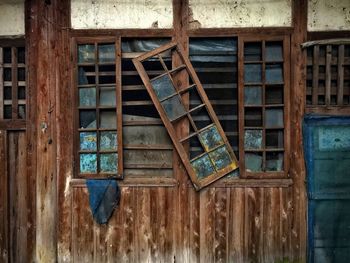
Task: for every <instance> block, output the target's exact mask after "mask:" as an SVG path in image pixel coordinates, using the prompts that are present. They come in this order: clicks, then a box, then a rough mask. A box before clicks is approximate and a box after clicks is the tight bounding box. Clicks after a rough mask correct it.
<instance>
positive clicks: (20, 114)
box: [18, 105, 26, 119]
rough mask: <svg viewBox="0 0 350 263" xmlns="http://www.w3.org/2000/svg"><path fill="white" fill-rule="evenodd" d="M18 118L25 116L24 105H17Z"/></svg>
mask: <svg viewBox="0 0 350 263" xmlns="http://www.w3.org/2000/svg"><path fill="white" fill-rule="evenodd" d="M18 118H19V119H25V118H26V105H18Z"/></svg>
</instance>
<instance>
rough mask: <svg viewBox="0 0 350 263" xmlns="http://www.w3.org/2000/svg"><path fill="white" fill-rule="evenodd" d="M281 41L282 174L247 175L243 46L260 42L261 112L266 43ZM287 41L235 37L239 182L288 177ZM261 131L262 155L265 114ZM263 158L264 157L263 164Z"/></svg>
mask: <svg viewBox="0 0 350 263" xmlns="http://www.w3.org/2000/svg"><path fill="white" fill-rule="evenodd" d="M274 41H280V42H282V43H283V51H282V52H283V62H282V63H283V79H284V82H283V85H284V88H283V106H281V107H283V122H284V125H283V142H284V144H283V145H284V148H283V170H282V171H261V172H248V171H246V166H245V148H244V131H245V124H244V121H245V119H244V108H245V106H244V62H245V61H244V43H245V42H262V44H263V46H262V60H261V64H262V82H261V85H262V89H263V92H262V100H263V102H262V105H261V106H262V108H263V109H265V107H266V104H265V92H264V90H265V85H266V83H265V78H264V77H263V76H264V75H265V63H266V62H265V58H264V52H265V42H274ZM290 81H291V78H290V38H289V36H288V35H284V36H283V35H282V36H241V37H238V98H239V102H238V114H239V156H240V158H239V165H240V166H239V167H240V177H241V178H251V179H267V178H275V179H284V178H287V177H288V176H289V166H290V105H289V101H290ZM262 128H263V138H262V141H263V142H262V144H263V148H262V150H263V152H265V153H266V147H265V146H264V145H265V137H266V136H265V124H264V110H263V111H262ZM264 159H266V158H265V157H264V154H263V163H265V162H264Z"/></svg>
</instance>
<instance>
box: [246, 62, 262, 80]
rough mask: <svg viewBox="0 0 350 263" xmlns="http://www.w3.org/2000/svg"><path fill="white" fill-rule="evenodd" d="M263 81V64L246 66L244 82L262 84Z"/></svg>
mask: <svg viewBox="0 0 350 263" xmlns="http://www.w3.org/2000/svg"><path fill="white" fill-rule="evenodd" d="M261 79H262V68H261V64H245V65H244V82H245V83H260V82H261Z"/></svg>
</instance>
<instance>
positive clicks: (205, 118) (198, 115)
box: [191, 107, 213, 130]
mask: <svg viewBox="0 0 350 263" xmlns="http://www.w3.org/2000/svg"><path fill="white" fill-rule="evenodd" d="M191 117H192V119H193V121H194V124H195V125H196V127H197V129H198V130H200V129H203V128H205V127H207V126H209V125H210V124H212V123H213V122H212V120H211V118H210V116H209V114H208V111H207V109H206V107H201V108H200V109H197V110H195V111H193V112H191Z"/></svg>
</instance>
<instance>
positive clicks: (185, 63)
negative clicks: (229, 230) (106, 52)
mask: <svg viewBox="0 0 350 263" xmlns="http://www.w3.org/2000/svg"><path fill="white" fill-rule="evenodd" d="M169 51H170V52H175V53H177V55H178V56H179V57H180V59H181V62H182V65H180V66H179V67H176V68H173V69H168V68H167V66H166V65H165V63H164V61H163V58H162V55H164V54H167V53H169ZM147 61H159V63H160V64H161V65H162V66H163V69H164V73H163V74H160V75H158V76H156V77H154V78H152V79H150V77H149V75H148V74H147V72H146V70H145V68H144V66H143V64H142V63H147ZM133 63H134V65H135V67H136V69H137V71H138V73H139V75H140V77H141V79H142V81H143V83H144V85H145V86H146V89H147V91H148V93H149V95H150V97H151V99H152V101H153V103H154V105H155V107H156V109H157V111H158V112H159V115H160V117H161V119H162V121H163V123H164V125H165V127H166V129H167V131H168V133H169V135H170V137H171V139H172V141H173V143H174V146H175V148H176V150H177V152H178V154H179V156H180V158H181V160H182V162H183V164H184V166H185V168H186V170H187V172H188V174H189V176H190V178H191V180H192V183H193V184H194V186H195V188H196V190H199V189H201V188H203V187H204V186H206V185H208V184H210V183H212V182H214V181H215V180H217V179H219V178H221V177H223V176H225V175H226V174H228V173H230V172H232V171H233V170H235V169H236V168H238V162H237V159H236V157H235V154H234V152H233V150H232V148H231V146H230V144H229V143H228V140H227V138H226V136H225V133H224V131H223V129H222V127H221V125H220V123H219V120H218V118H217V116H216V114H215V112H214V110H213V108H212V106H211V104H210V102H209V100H208V97H207V95H206V93H205V91H204V89H203V87H202V85H201V83H200V81H199V79H198V77H197V75H196V73H195V71H194V69H193V67H192V65H191V63H190V61H189V60H188V58H187V57H185V56H184V52H183V50H182V48H181V47H180V46H179V45H178V44H177V43H176V42H171V43H169V44H166V45H163V46H161V47H159V48H157V49H155V50H153V51H150V52H147V53H144V54H143V55H141V56H139V57H137V58H135V59H133ZM183 72H186V73H187V74H188V75H189V77H190V79H191V81H192V82H191V85H189V86H185V87H184V85H183V84H182V83H180V82H175V81H174V78H175V77H176V75H177V74H181V73H183ZM189 94H196V95H197V96H198V98H199V101H200V102H199V103H198V104H196V105H190V104H189V103H186V100H185V99H184V98H185V97H186V96H188V95H189ZM199 115H200V116H201V118H203V115H204V116H206V120H207V121H206V122H205V124H203V122H201V123H200V125H199V122H197V119H198V116H199ZM183 119H187V121H188V122H189V124H190V133H189V134H188V136H186V137H183V138H179V137H178V136H177V134H176V132H175V128H174V127H175V124H176V122H177V121H179V120H183ZM194 138H195V139H197V140H198V141H199V143H200V145H201V148H202V151H201V153H198V155H197V156H195V157H191V158H190V156H189V153H188V151H186V150H185V148H184V145H187V144H188V142H189V140H190V139H194Z"/></svg>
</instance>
